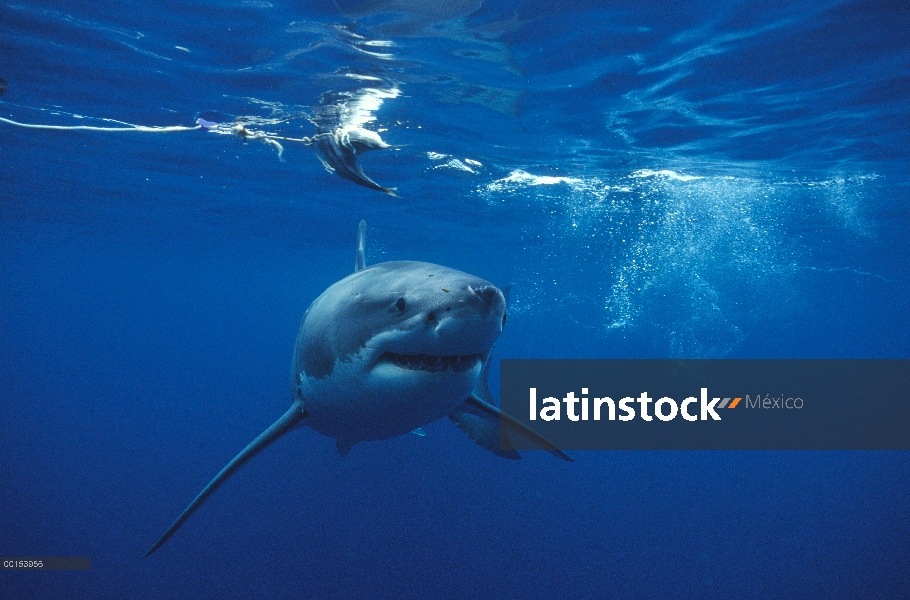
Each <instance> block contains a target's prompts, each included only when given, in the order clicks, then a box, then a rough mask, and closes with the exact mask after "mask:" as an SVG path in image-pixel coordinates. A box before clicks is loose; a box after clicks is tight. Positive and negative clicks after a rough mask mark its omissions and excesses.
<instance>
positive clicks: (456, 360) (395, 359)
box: [379, 352, 483, 373]
mask: <svg viewBox="0 0 910 600" xmlns="http://www.w3.org/2000/svg"><path fill="white" fill-rule="evenodd" d="M481 360H483V354H463V355H455V356H433V355H431V354H395V353H394V352H385V353H384V354H383V355H382V356H380V357H379V362H390V363H392V364H393V365H395V366H396V367H400V368H402V369H408V370H409V371H429V372H431V373H441V372H443V371H447V370H449V369H452V370H453V371H455V372H456V373H464V372H465V371H469V370H470V369H473V368H474V367H475V366H477V364H478V363H480V361H481Z"/></svg>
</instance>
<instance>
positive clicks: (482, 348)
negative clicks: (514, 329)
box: [144, 221, 573, 556]
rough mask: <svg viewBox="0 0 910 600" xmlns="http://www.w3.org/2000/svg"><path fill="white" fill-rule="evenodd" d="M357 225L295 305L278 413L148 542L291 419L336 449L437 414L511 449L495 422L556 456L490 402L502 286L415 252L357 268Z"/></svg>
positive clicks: (483, 443) (502, 450) (414, 428)
mask: <svg viewBox="0 0 910 600" xmlns="http://www.w3.org/2000/svg"><path fill="white" fill-rule="evenodd" d="M365 240H366V223H365V222H364V221H361V222H360V224H359V226H358V229H357V249H356V256H355V266H354V273H352V274H350V275H348V276H347V277H345V278H344V279H342V280H340V281H338V282H336V283H334V284H333V285H331V286H330V287H329V288H328V289H326V290H325V291H324V292H323V293H322V294H321V295H320V296H319V297H318V298H316V300H314V301H313V303H312V304H310V307H309V308H308V309H307V310H306V312H305V313H304V315H303V319H302V320H301V323H300V329H299V332H298V334H297V343H296V345H295V348H294V357H293V371H292V377H293V390H294V392H293V393H294V395H293V401H292V403H291V406H290V408H289V409H288V410H287V412H285V413H284V415H282V416H281V417H280V418H279V419H278V420H277V421H275V422H274V423H273V424H272V425H271V426H270V427H269V428H268V429H266V430H265V431H263V432H262V433H261V434H260V435H259V437H257V438H256V439H254V440H253V441H252V442H250V444H249V445H247V447H246V448H244V449H243V450H241V451H240V453H239V454H237V455H236V456H235V457H234V458H233V459H232V460H231V461H230V462H229V463H228V464H227V465H226V466H225V467H224V468H223V469H222V470H221V471H220V472H219V473H218V474H217V475H215V477H214V478H213V479H212V480H211V481H210V482H209V483H208V485H206V486H205V488H203V490H202V491H201V492H200V493H199V494H198V495H197V496H196V498H195V499H194V500H193V501H192V502H191V503H190V504H189V506H187V508H186V509H185V510H184V511H183V512H182V513H181V514H180V516H178V517H177V519H176V520H175V521H174V522H173V524H172V525H171V526H170V527H169V528H168V529H167V531H165V532H164V534H163V535H162V536H161V537H160V538H159V539H158V541H157V542H155V544H154V545H153V546H152V547H151V548H150V549H149V551H148V552H146V553H145V555H144V556H149V555H151V554H152V553H153V552H155V551H156V550H158V549H159V548H160V547H161V546H162V545H163V544H164V543H165V542H167V541H168V539H170V537H171V536H172V535H174V533H176V531H177V530H178V529H180V527H181V526H182V525H183V524H184V522H186V520H187V519H188V518H189V517H190V516H191V515H192V514H193V513H194V512H195V511H196V510H197V509H198V508H199V507H200V506H202V504H203V503H204V502H205V501H206V500H207V499H208V498H209V497H210V496H211V495H212V493H214V492H215V490H217V489H218V488H219V487H220V486H221V485H222V484H223V483H224V482H225V481H227V480H228V479H229V478H230V477H231V476H232V475H233V474H234V473H235V472H237V470H238V469H240V467H242V466H243V465H245V464H246V463H247V462H249V460H250V459H252V458H253V457H254V456H256V455H257V454H259V453H260V452H261V451H262V450H264V449H265V448H267V447H268V446H269V445H270V444H272V442H274V441H275V440H277V439H279V438H280V437H282V436H284V435H285V434H286V433H288V432H289V431H291V430H293V429H297V428H300V427H309V428H311V429H313V430H314V431H316V432H318V433H321V434H323V435H326V436H329V437H331V438H334V439H335V444H336V447H337V449H338V453H339V454H340V455H341V456H342V457H344V456H346V455H347V454H348V453H349V452H350V451H351V449H352V448H353V447H354V446H355V445H356V444H358V443H361V442H367V441H374V440H384V439H388V438H392V437H396V436H400V435H404V434H407V433H409V432H411V433H415V434H417V435H421V436H422V435H424V432H423V430H422V429H421V427H422V426H424V425H427V424H429V423H432V422H434V421H437V420H439V419H443V418H445V417H448V418H449V419H450V420H451V421H452V422H453V423H454V424H455V425H456V426H457V427H458V428H459V429H461V430H462V431H463V432H464V433H466V434H467V435H468V437H470V438H471V439H472V440H474V442H475V443H477V445H479V446H480V447H481V448H484V449H486V450H488V451H490V452H492V453H494V454H496V455H497V456H501V457H503V458H506V459H511V460H515V459H519V458H521V455H520V454H519V453H518V452H517V451H516V450H515V449H514V448H512V447H511V444H510V443H509V441H508V437H507V436H503V435H501V427H505V428H506V429H507V430H508V431H512V432H515V433H518V434H520V435H522V436H525V437H527V438H528V439H530V440H532V441H533V442H534V443H535V444H536V445H538V446H540V447H541V448H543V449H545V450H547V451H549V452H550V453H551V454H553V455H555V456H557V457H558V458H560V459H562V460H566V461H570V462H573V460H572V458H571V457H569V456H568V455H567V454H565V453H564V452H563V451H562V450H560V449H559V448H557V447H556V446H555V445H554V444H553V443H552V442H550V441H549V440H547V439H546V438H544V437H543V436H541V435H540V434H538V433H537V432H535V431H534V430H532V429H530V428H528V427H527V426H525V425H524V424H522V423H521V422H519V421H517V420H516V419H514V418H513V417H511V416H510V415H508V414H506V413H504V412H501V411H500V410H499V408H498V407H497V406H495V404H494V401H493V398H492V395H491V394H490V390H489V386H488V373H489V367H490V357H491V355H492V352H493V345H494V344H495V343H496V341H497V339H498V338H499V336H500V334H501V333H502V330H503V327H504V326H505V324H506V320H507V306H506V294H505V293H503V291H502V290H500V289H499V288H498V287H496V286H495V285H493V284H492V283H490V282H489V281H486V280H484V279H481V278H480V277H477V276H474V275H470V274H468V273H465V272H462V271H458V270H456V269H452V268H449V267H444V266H440V265H436V264H431V263H426V262H418V261H391V262H383V263H377V264H375V265H372V266H369V267H368V266H366V260H365V247H366V241H365Z"/></svg>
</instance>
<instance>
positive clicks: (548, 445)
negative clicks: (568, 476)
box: [459, 394, 575, 462]
mask: <svg viewBox="0 0 910 600" xmlns="http://www.w3.org/2000/svg"><path fill="white" fill-rule="evenodd" d="M465 406H471V407H473V408H474V409H476V410H475V411H474V412H480V413H482V414H485V415H486V416H487V417H491V418H493V419H495V420H496V421H497V422H498V423H500V424H502V425H505V427H506V429H509V430H511V431H514V432H516V433H518V434H521V435H523V436H524V437H526V438H528V439H529V440H531V441H532V442H534V443H535V444H537V445H538V446H540V447H541V448H543V449H544V450H546V451H547V452H549V453H550V454H552V455H553V456H556V457H557V458H561V459H563V460H567V461H569V462H575V461H574V460H573V459H572V457H570V456H569V455H568V454H566V453H565V452H563V451H562V450H560V449H559V448H557V447H556V445H555V444H554V443H553V442H551V441H550V440H548V439H547V438H545V437H544V436H542V435H540V434H539V433H537V432H536V431H534V430H533V429H531V428H530V427H528V426H527V425H525V424H524V423H522V422H520V421H518V420H517V419H515V418H514V417H512V416H510V415H509V414H507V413H504V412H502V411H500V410H499V409H498V408H496V407H495V406H493V405H492V404H490V403H489V402H484V401H483V400H481V399H480V398H478V397H476V396H474V395H473V394H472V395H471V396H468V399H467V400H465V401H464V404H462V405H461V407H459V408H463V407H465Z"/></svg>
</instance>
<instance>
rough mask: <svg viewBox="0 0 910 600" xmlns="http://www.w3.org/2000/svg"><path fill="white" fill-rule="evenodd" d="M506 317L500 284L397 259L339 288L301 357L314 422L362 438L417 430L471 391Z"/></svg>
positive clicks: (306, 332)
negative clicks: (498, 285) (498, 286)
mask: <svg viewBox="0 0 910 600" xmlns="http://www.w3.org/2000/svg"><path fill="white" fill-rule="evenodd" d="M505 321H506V302H505V297H504V296H503V293H502V292H501V291H500V290H499V288H497V287H496V286H495V285H493V284H492V283H490V282H488V281H486V280H484V279H481V278H479V277H476V276H474V275H470V274H468V273H464V272H462V271H458V270H455V269H451V268H448V267H443V266H440V265H434V264H430V263H424V262H414V261H398V262H387V263H380V264H377V265H373V266H371V267H369V268H364V269H362V270H360V271H357V272H355V273H353V274H352V275H350V276H348V277H346V278H345V279H342V280H341V281H339V282H337V283H336V284H334V285H332V286H331V287H329V288H328V289H327V290H326V291H325V292H324V293H323V294H322V295H321V296H319V298H317V299H316V300H315V301H314V302H313V304H312V305H310V308H309V309H308V310H307V312H306V314H305V315H304V317H303V321H302V322H301V326H300V333H299V335H298V338H297V347H296V351H295V357H294V374H295V384H296V386H297V392H298V394H299V396H300V397H301V398H303V402H304V405H305V407H306V410H307V413H308V421H307V425H309V426H310V427H312V428H313V429H315V430H317V431H319V432H321V433H324V434H326V435H330V436H332V437H335V438H339V439H341V438H344V439H347V440H350V441H352V442H356V441H360V440H367V439H383V438H387V437H392V436H395V435H400V434H402V433H407V432H408V431H411V430H412V429H415V428H416V427H420V426H421V425H425V424H427V423H430V422H432V421H435V420H437V419H439V418H441V417H443V416H445V415H446V414H448V412H449V411H451V410H452V408H454V407H455V406H457V405H458V404H460V403H461V402H463V401H464V399H465V398H466V397H467V396H468V395H470V393H471V391H472V390H473V388H474V386H475V385H476V384H477V381H478V379H479V377H480V374H481V372H482V370H483V366H484V364H485V362H486V361H487V360H488V358H489V354H490V350H491V349H492V347H493V344H494V343H495V342H496V340H497V339H498V338H499V334H500V333H501V332H502V328H503V326H504V325H505Z"/></svg>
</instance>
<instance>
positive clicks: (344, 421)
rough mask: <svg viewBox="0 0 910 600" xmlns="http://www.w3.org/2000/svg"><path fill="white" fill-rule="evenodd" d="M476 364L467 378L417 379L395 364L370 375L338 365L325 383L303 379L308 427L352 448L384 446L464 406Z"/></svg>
mask: <svg viewBox="0 0 910 600" xmlns="http://www.w3.org/2000/svg"><path fill="white" fill-rule="evenodd" d="M481 370H482V364H481V361H480V360H477V361H476V362H475V363H474V364H473V365H472V366H471V367H469V368H467V369H466V370H464V371H463V372H455V371H454V370H452V369H446V370H444V371H437V372H419V373H417V375H418V376H416V377H415V376H413V375H414V373H413V372H412V371H406V370H404V369H401V368H400V367H398V366H396V365H394V364H389V363H386V364H380V365H377V366H375V367H373V368H371V369H369V370H367V369H365V368H364V365H363V364H362V363H360V362H359V361H349V362H342V363H338V364H336V366H335V369H334V370H333V372H332V375H330V376H328V377H324V378H321V379H315V378H312V377H306V375H305V374H301V377H300V382H301V385H300V392H301V395H302V397H303V404H304V407H305V408H306V411H307V415H308V417H307V423H306V424H307V426H308V427H310V428H312V429H314V430H315V431H318V432H319V433H321V434H323V435H326V436H329V437H333V438H335V439H340V440H346V441H350V442H352V443H353V442H359V441H369V440H383V439H387V438H391V437H396V436H399V435H403V434H405V433H408V432H410V431H412V430H414V429H417V428H418V427H422V426H424V425H427V424H429V423H432V422H434V421H437V420H439V419H441V418H443V417H444V416H446V415H447V414H449V413H450V412H451V411H452V410H453V409H454V408H455V407H456V406H458V405H460V404H461V403H462V402H464V401H465V398H467V397H468V396H469V395H470V394H471V391H472V390H473V389H474V386H475V384H476V382H477V379H478V378H479V377H480V373H481Z"/></svg>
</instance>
